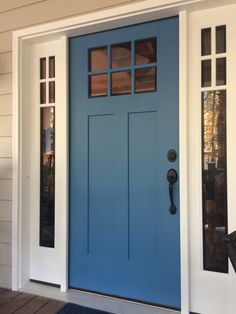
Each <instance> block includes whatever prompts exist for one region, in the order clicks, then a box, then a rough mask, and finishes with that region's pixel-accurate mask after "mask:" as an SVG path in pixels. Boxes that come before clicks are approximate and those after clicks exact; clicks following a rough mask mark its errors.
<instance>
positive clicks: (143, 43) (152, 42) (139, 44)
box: [135, 38, 156, 65]
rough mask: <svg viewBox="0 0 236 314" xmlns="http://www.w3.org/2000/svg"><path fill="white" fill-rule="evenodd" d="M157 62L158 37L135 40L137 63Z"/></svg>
mask: <svg viewBox="0 0 236 314" xmlns="http://www.w3.org/2000/svg"><path fill="white" fill-rule="evenodd" d="M154 62H156V38H150V39H144V40H139V41H136V42H135V64H136V65H141V64H149V63H154Z"/></svg>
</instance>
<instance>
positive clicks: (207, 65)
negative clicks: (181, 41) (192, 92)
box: [202, 60, 211, 87]
mask: <svg viewBox="0 0 236 314" xmlns="http://www.w3.org/2000/svg"><path fill="white" fill-rule="evenodd" d="M209 86H211V60H203V61H202V87H209Z"/></svg>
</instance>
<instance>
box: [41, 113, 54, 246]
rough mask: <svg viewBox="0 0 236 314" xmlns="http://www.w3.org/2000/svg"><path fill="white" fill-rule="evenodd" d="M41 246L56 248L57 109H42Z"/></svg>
mask: <svg viewBox="0 0 236 314" xmlns="http://www.w3.org/2000/svg"><path fill="white" fill-rule="evenodd" d="M40 112H41V116H40V120H41V129H40V134H41V139H40V148H41V152H40V154H41V156H40V246H44V247H51V248H52V247H54V246H55V243H54V238H55V235H54V229H55V204H54V199H55V108H54V107H45V108H41V109H40Z"/></svg>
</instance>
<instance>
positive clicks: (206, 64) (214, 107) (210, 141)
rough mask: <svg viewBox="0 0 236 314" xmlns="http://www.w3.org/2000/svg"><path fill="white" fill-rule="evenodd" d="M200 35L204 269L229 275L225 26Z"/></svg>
mask: <svg viewBox="0 0 236 314" xmlns="http://www.w3.org/2000/svg"><path fill="white" fill-rule="evenodd" d="M201 35H202V40H201V43H202V47H201V87H202V91H201V94H202V97H201V98H202V210H203V266H204V270H208V271H217V272H222V273H227V272H228V259H227V254H226V250H225V247H224V244H223V241H222V239H223V237H224V235H225V234H226V233H227V231H228V225H227V163H226V160H227V158H226V157H227V156H226V139H227V138H226V111H227V86H226V83H227V80H226V73H227V72H226V64H227V58H226V27H225V25H223V26H217V27H212V28H206V29H203V30H202V31H201Z"/></svg>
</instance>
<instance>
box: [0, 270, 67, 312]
mask: <svg viewBox="0 0 236 314" xmlns="http://www.w3.org/2000/svg"><path fill="white" fill-rule="evenodd" d="M0 269H1V268H0ZM64 305H65V303H64V302H62V301H57V300H52V299H49V298H45V297H40V296H35V295H32V294H28V293H23V292H14V291H11V290H7V289H3V288H0V313H1V314H10V313H15V314H32V313H39V314H56V313H57V311H58V310H59V309H61V308H62V307H63V306H64Z"/></svg>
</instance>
